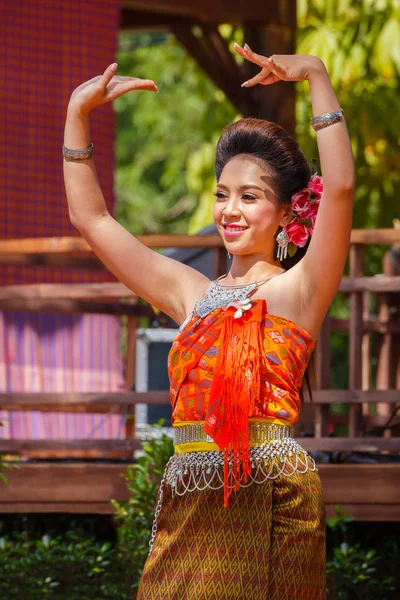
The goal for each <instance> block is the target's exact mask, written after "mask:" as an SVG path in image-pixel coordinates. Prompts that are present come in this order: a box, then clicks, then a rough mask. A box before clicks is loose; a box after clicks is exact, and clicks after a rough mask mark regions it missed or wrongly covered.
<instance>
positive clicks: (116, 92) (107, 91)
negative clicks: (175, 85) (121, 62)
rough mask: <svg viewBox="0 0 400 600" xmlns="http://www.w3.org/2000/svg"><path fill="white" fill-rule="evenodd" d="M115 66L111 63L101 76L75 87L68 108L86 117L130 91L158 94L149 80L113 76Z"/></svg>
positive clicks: (152, 82) (115, 64) (155, 87)
mask: <svg viewBox="0 0 400 600" xmlns="http://www.w3.org/2000/svg"><path fill="white" fill-rule="evenodd" d="M117 66H118V65H117V63H113V64H112V65H110V66H109V67H107V69H106V70H105V71H104V73H103V75H98V76H97V77H93V79H89V81H85V83H82V84H81V85H80V86H79V87H77V88H76V89H75V90H74V91H73V92H72V94H71V98H70V102H69V104H70V106H72V107H74V108H75V109H77V110H78V111H79V112H80V113H81V114H87V115H88V114H89V113H90V111H91V110H92V109H93V108H96V106H100V105H101V104H105V103H106V102H112V101H113V100H115V99H116V98H119V96H122V95H123V94H126V93H127V92H130V91H132V90H149V91H152V92H158V88H157V86H156V84H155V83H154V81H151V80H150V79H138V78H137V77H123V76H121V75H114V73H115V71H116V70H117Z"/></svg>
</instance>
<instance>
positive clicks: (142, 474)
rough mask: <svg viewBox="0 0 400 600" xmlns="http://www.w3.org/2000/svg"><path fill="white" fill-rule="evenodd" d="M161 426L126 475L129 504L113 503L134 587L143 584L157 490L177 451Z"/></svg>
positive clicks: (122, 546)
mask: <svg viewBox="0 0 400 600" xmlns="http://www.w3.org/2000/svg"><path fill="white" fill-rule="evenodd" d="M161 424H162V422H160V424H159V426H158V427H155V429H154V432H155V433H154V435H155V437H154V438H153V439H151V440H150V441H146V442H143V443H142V449H143V453H142V455H141V456H140V457H139V458H138V461H137V464H135V465H132V466H130V467H129V468H128V472H127V474H126V475H125V479H126V482H127V485H128V489H129V492H130V497H129V500H128V502H117V501H115V500H113V501H112V505H113V507H114V510H115V523H116V525H117V533H118V547H119V552H120V554H121V556H122V557H123V558H124V559H125V560H126V561H127V562H129V563H130V575H131V577H132V580H133V584H134V585H138V583H139V579H140V576H141V573H142V570H143V565H144V563H145V561H146V558H147V555H148V553H149V541H150V534H151V528H152V524H153V520H154V512H155V507H156V496H157V491H158V489H159V486H160V482H161V478H162V475H163V472H164V469H165V465H166V464H167V462H168V459H169V458H170V456H172V454H173V452H174V446H173V442H172V439H171V438H170V437H168V436H167V435H165V433H161V431H160V429H159V427H160V426H161Z"/></svg>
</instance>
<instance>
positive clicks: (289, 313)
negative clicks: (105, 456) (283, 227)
mask: <svg viewBox="0 0 400 600" xmlns="http://www.w3.org/2000/svg"><path fill="white" fill-rule="evenodd" d="M300 263H301V261H299V263H297V264H296V265H295V266H294V267H292V268H291V269H289V270H288V271H286V272H285V273H282V274H281V275H279V276H277V277H274V278H273V279H271V280H270V281H268V282H267V283H266V284H265V285H264V286H262V287H261V288H260V290H259V292H258V294H257V296H258V297H260V298H264V299H265V301H266V303H267V311H268V312H269V313H270V314H273V315H277V316H280V317H284V318H285V319H289V320H290V321H293V322H294V323H296V325H298V326H299V327H301V328H302V329H304V330H305V331H307V332H308V333H309V334H310V335H311V337H312V338H313V339H314V340H316V339H317V337H318V334H319V331H320V329H321V325H322V323H323V320H324V317H325V314H326V309H325V307H322V306H321V307H316V306H314V304H313V303H312V302H310V303H308V302H307V301H306V295H305V294H304V290H303V287H304V286H303V283H304V282H303V279H302V265H301V264H300Z"/></svg>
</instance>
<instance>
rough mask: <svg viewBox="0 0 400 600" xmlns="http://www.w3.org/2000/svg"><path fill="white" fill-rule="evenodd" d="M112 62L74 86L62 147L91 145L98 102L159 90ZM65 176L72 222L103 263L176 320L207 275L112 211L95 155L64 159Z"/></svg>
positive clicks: (199, 291)
mask: <svg viewBox="0 0 400 600" xmlns="http://www.w3.org/2000/svg"><path fill="white" fill-rule="evenodd" d="M116 68H117V65H116V64H115V63H114V64H112V65H110V66H109V67H108V68H107V69H106V70H105V72H104V73H103V75H101V76H98V77H95V78H93V79H91V80H90V81H87V82H85V83H83V84H82V85H81V86H79V87H78V88H77V89H76V90H75V91H74V92H73V94H72V96H71V99H70V102H69V105H68V109H67V117H66V122H65V132H64V146H65V148H67V149H70V150H83V149H85V148H88V147H89V145H90V124H89V114H90V111H91V110H93V109H94V108H95V107H96V106H100V105H101V104H104V103H106V102H110V101H112V100H114V99H115V98H118V97H119V96H121V95H122V94H125V93H127V92H129V91H131V90H149V91H155V92H156V91H158V90H157V86H156V85H155V83H154V82H153V81H150V80H143V79H136V78H133V77H120V76H115V75H114V73H115V70H116ZM66 154H67V156H68V154H69V153H66ZM73 155H74V153H72V156H73ZM64 181H65V188H66V193H67V199H68V207H69V215H70V219H71V222H72V224H73V225H74V226H75V227H76V228H77V229H78V230H79V231H80V233H81V234H82V236H83V237H84V238H85V240H86V241H87V242H88V244H89V245H90V246H91V248H92V249H93V251H94V252H95V253H96V254H97V256H98V257H99V258H100V260H101V261H102V262H103V263H104V265H105V266H106V267H107V268H108V269H109V270H110V271H111V272H112V273H113V274H114V275H115V276H116V277H117V278H118V279H119V280H120V281H122V283H124V284H125V285H126V286H127V287H129V288H130V289H131V290H132V291H133V292H135V293H136V294H137V295H138V296H140V297H141V298H143V299H144V300H146V301H148V302H150V303H151V304H152V305H153V306H156V307H157V308H159V309H160V310H162V311H163V312H165V313H166V314H167V315H169V316H170V317H171V318H172V319H174V320H175V321H176V322H177V323H178V324H180V323H181V322H182V321H183V320H184V319H185V317H186V315H187V313H188V312H189V311H190V310H191V308H192V307H193V304H194V303H195V301H196V300H197V298H198V297H199V296H201V295H202V293H204V291H205V287H206V286H207V283H208V279H207V278H206V277H205V276H203V275H202V274H201V273H199V272H198V271H196V270H195V269H192V268H191V267H188V266H187V265H183V264H182V263H180V262H178V261H175V260H173V259H171V258H168V257H166V256H163V255H162V254H159V253H158V252H155V251H154V250H151V249H149V248H147V247H146V246H145V245H144V244H142V243H141V242H139V240H137V239H136V238H135V237H134V236H133V235H131V234H130V233H129V232H128V231H127V230H126V229H124V227H122V225H120V224H119V223H118V222H117V221H116V220H115V219H114V218H113V217H112V216H111V215H110V213H109V212H108V210H107V207H106V203H105V201H104V196H103V193H102V190H101V187H100V184H99V181H98V178H97V174H96V167H95V163H94V160H93V158H89V159H86V160H84V161H82V160H67V159H64ZM150 201H151V199H149V202H150Z"/></svg>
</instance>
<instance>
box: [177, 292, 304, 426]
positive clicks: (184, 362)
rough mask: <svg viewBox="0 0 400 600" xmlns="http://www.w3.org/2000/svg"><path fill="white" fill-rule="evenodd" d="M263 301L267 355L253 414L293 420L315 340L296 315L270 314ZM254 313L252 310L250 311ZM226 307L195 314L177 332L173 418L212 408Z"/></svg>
mask: <svg viewBox="0 0 400 600" xmlns="http://www.w3.org/2000/svg"><path fill="white" fill-rule="evenodd" d="M253 305H254V309H255V310H257V309H258V308H260V305H261V306H262V309H263V311H264V318H263V321H262V333H261V335H262V340H263V341H262V344H263V356H262V360H261V362H260V364H259V365H254V370H256V369H257V368H259V369H260V380H261V388H260V395H259V397H258V399H257V401H256V403H255V407H254V411H253V414H250V415H248V416H249V417H261V418H262V417H269V418H276V419H284V420H287V421H288V422H289V423H295V422H296V421H297V419H298V415H299V410H300V396H299V390H300V386H301V381H302V377H303V374H304V371H305V369H306V367H307V364H308V361H309V358H310V354H311V351H312V349H313V347H314V342H313V339H312V338H311V336H310V335H309V334H308V333H307V332H306V331H305V330H304V329H302V328H301V327H299V326H298V325H296V323H293V322H292V321H290V320H288V319H286V318H284V317H279V316H276V315H272V314H269V313H268V312H267V311H266V305H265V301H264V300H255V301H253ZM249 313H251V310H250V311H249ZM225 318H226V310H225V309H217V310H215V311H213V312H212V313H211V314H210V315H209V316H207V317H205V318H204V319H202V321H201V323H199V324H198V325H197V326H194V323H195V322H196V317H194V318H193V319H192V321H191V322H190V323H188V325H187V326H186V327H185V329H184V330H183V331H182V332H181V333H180V334H178V336H177V337H176V338H175V340H174V342H173V344H172V348H171V351H170V353H169V357H168V367H169V377H170V382H171V403H172V408H173V422H174V423H179V422H186V421H203V420H205V418H206V415H207V411H208V408H209V398H210V390H211V387H212V382H213V377H214V373H215V367H216V364H217V360H218V354H219V352H220V351H222V352H227V351H228V350H227V349H226V348H222V350H221V335H220V334H221V329H222V325H223V322H224V319H225Z"/></svg>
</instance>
